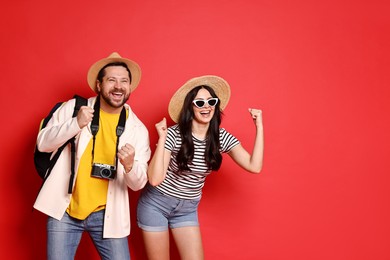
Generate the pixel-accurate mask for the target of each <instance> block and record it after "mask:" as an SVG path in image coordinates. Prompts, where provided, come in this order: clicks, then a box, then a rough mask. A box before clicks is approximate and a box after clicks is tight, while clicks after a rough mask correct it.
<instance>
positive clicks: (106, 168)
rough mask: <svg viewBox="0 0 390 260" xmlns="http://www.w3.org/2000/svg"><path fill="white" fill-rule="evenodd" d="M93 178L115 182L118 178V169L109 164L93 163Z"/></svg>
mask: <svg viewBox="0 0 390 260" xmlns="http://www.w3.org/2000/svg"><path fill="white" fill-rule="evenodd" d="M91 176H92V177H97V178H102V179H109V180H113V179H115V177H116V167H115V166H112V165H109V164H102V163H93V164H92V173H91Z"/></svg>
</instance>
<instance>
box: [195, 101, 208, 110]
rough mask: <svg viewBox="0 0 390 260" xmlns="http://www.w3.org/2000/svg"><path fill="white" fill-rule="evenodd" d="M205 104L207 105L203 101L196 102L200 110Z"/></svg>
mask: <svg viewBox="0 0 390 260" xmlns="http://www.w3.org/2000/svg"><path fill="white" fill-rule="evenodd" d="M205 103H206V102H205V101H203V100H195V101H194V104H195V106H197V107H199V108H201V107H203V106H204V104H205Z"/></svg>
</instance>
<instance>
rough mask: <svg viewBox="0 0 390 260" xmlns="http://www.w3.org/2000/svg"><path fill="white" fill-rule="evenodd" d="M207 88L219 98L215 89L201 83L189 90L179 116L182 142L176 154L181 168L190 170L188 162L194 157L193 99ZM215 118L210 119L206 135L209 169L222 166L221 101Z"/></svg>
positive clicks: (206, 159) (216, 109)
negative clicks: (220, 135)
mask: <svg viewBox="0 0 390 260" xmlns="http://www.w3.org/2000/svg"><path fill="white" fill-rule="evenodd" d="M202 88H204V89H206V90H207V91H208V92H210V95H211V96H212V97H215V98H218V97H217V95H216V94H215V92H214V90H213V89H212V88H211V87H209V86H206V85H201V86H197V87H195V88H193V89H192V90H191V91H190V92H188V94H187V96H186V97H185V99H184V103H183V107H182V109H181V112H180V116H179V123H178V124H179V129H180V135H181V140H182V144H181V147H180V150H179V152H178V154H177V156H176V159H177V163H178V167H179V170H181V171H189V170H190V169H189V167H188V164H190V163H191V161H192V160H193V158H194V143H193V140H192V127H191V126H192V120H193V118H194V110H193V108H192V106H193V104H192V101H193V100H194V99H195V97H196V95H197V94H198V91H199V90H200V89H202ZM214 110H215V112H214V115H213V118H212V119H211V121H210V125H209V128H208V130H207V135H206V151H205V154H204V158H205V161H206V164H207V166H208V169H209V170H214V171H215V170H218V169H219V168H220V167H221V163H222V155H221V153H220V152H219V146H220V144H219V126H220V125H221V117H222V112H221V110H220V102H218V103H217V105H216V106H215V109H214Z"/></svg>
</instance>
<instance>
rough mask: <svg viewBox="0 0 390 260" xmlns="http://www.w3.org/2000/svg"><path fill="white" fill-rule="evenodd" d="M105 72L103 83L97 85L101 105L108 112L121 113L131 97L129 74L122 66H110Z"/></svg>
mask: <svg viewBox="0 0 390 260" xmlns="http://www.w3.org/2000/svg"><path fill="white" fill-rule="evenodd" d="M105 72H106V75H105V76H104V77H103V80H102V82H98V83H97V90H98V92H99V93H100V96H101V98H102V99H101V100H100V101H101V102H100V105H101V107H102V109H103V110H105V111H106V112H117V111H120V109H121V108H122V106H123V105H124V104H125V103H126V101H127V100H128V99H129V97H130V78H129V73H128V72H127V70H126V68H124V67H122V66H109V67H107V68H105ZM102 101H103V102H102Z"/></svg>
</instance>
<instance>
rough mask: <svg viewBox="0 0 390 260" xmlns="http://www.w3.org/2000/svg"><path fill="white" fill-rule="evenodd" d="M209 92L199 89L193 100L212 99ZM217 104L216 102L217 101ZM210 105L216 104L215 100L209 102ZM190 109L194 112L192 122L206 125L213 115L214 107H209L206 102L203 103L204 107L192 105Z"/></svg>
mask: <svg viewBox="0 0 390 260" xmlns="http://www.w3.org/2000/svg"><path fill="white" fill-rule="evenodd" d="M212 98H213V97H212V96H211V94H210V92H208V91H207V90H206V89H204V88H201V89H199V91H198V94H196V96H195V99H194V100H203V101H207V100H209V99H212ZM217 102H218V101H217ZM210 103H211V104H216V102H215V100H211V101H210ZM192 108H193V110H194V120H195V121H196V122H198V123H200V124H208V123H210V121H211V119H212V118H213V116H214V113H215V106H210V105H209V104H208V102H204V106H203V107H201V108H199V107H197V106H196V105H195V104H194V103H193V104H192Z"/></svg>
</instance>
